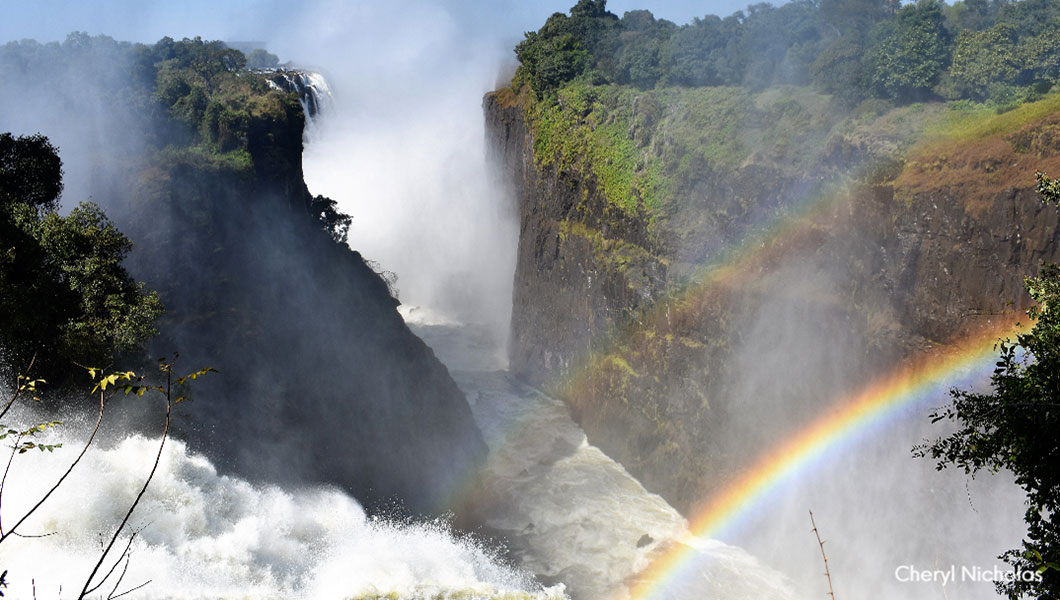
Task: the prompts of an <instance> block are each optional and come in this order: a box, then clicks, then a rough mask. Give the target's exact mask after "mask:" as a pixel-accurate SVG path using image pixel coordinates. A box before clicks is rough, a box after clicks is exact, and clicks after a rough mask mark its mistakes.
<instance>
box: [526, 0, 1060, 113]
mask: <svg viewBox="0 0 1060 600" xmlns="http://www.w3.org/2000/svg"><path fill="white" fill-rule="evenodd" d="M1058 25H1060V8H1057V5H1056V3H1054V2H1049V1H1048V0H1020V1H1013V0H965V1H958V2H955V3H953V4H946V3H945V2H943V1H942V0H917V1H916V2H914V3H911V4H906V5H905V6H901V4H900V3H899V2H897V1H896V0H793V1H791V2H787V3H784V4H781V5H780V6H773V5H771V4H767V3H759V4H752V5H750V6H748V8H747V9H746V10H744V11H738V12H736V13H734V14H732V15H730V16H728V17H725V18H721V17H717V16H713V15H706V16H704V17H702V18H696V19H694V20H693V21H692V22H691V23H689V24H687V25H682V26H677V25H675V24H674V23H671V22H669V21H666V20H664V19H656V18H655V17H654V15H652V14H651V12H649V11H646V10H634V11H629V12H626V13H625V14H624V15H623V16H622V17H621V18H619V17H618V16H617V15H615V14H612V13H610V12H608V11H607V10H606V1H605V0H592V1H590V0H581V1H580V2H578V3H577V4H576V5H575V6H574V7H572V8H571V11H570V14H569V15H567V14H563V13H555V14H553V15H552V16H551V17H549V19H548V20H547V21H546V22H545V24H544V26H543V27H542V28H541V29H539V30H538V31H531V32H528V33H527V34H526V38H525V39H524V40H523V41H522V42H521V43H520V44H519V45H518V46H517V47H516V49H515V54H516V57H517V58H518V59H519V62H520V63H521V66H520V68H519V71H518V73H517V75H516V83H517V85H521V84H522V83H527V84H529V85H530V87H531V88H532V89H533V90H534V92H535V93H536V94H537V95H538V97H545V96H550V95H552V94H553V93H554V91H555V90H556V89H558V88H559V87H562V86H563V85H564V84H565V83H567V82H569V81H573V80H576V79H582V80H584V81H586V82H588V83H593V84H601V83H617V84H625V85H633V86H636V87H638V88H641V89H650V88H653V87H656V86H660V85H662V86H673V85H677V86H722V85H725V86H747V87H750V88H752V89H762V88H765V87H768V86H770V85H775V84H796V85H807V84H812V85H814V86H816V87H818V88H819V89H821V90H823V91H825V92H826V93H831V94H834V95H836V96H837V97H838V98H840V99H841V100H843V101H846V102H848V103H855V102H858V101H860V100H863V99H866V98H869V97H877V98H884V99H890V100H894V101H897V102H912V101H918V100H924V99H931V98H943V99H948V100H955V99H959V98H967V99H973V100H992V101H996V102H998V103H999V104H1003V105H1007V104H1011V103H1012V102H1019V101H1022V100H1027V99H1031V98H1033V97H1035V95H1037V94H1040V93H1042V90H1043V89H1047V88H1048V87H1049V86H1051V85H1052V84H1053V83H1054V82H1055V80H1056V78H1057V77H1058V76H1060V72H1058V68H1060V67H1058V65H1060V54H1058V53H1060V33H1057V32H1058V31H1060V26H1058Z"/></svg>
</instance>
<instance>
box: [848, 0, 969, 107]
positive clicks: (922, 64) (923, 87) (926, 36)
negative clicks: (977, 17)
mask: <svg viewBox="0 0 1060 600" xmlns="http://www.w3.org/2000/svg"><path fill="white" fill-rule="evenodd" d="M870 37H871V38H872V40H873V43H872V44H870V46H869V48H868V52H867V56H866V62H867V66H868V69H867V71H868V75H869V84H870V85H871V86H872V88H873V89H874V90H875V91H876V93H878V94H880V95H882V96H885V97H889V98H895V99H898V100H904V101H908V100H916V99H923V98H926V97H927V96H929V95H930V93H931V89H932V88H933V87H934V86H935V84H936V83H937V82H938V79H939V76H940V75H941V74H942V73H943V71H944V70H945V68H946V66H947V64H948V63H949V59H950V51H949V34H948V32H947V31H946V28H945V27H944V26H943V18H942V10H941V8H940V7H939V4H937V3H936V2H935V1H934V0H921V2H918V3H917V4H908V5H906V6H903V7H902V9H901V10H900V11H898V15H897V17H896V18H895V19H893V20H889V21H884V22H883V23H880V25H878V26H877V27H876V29H874V30H873V33H872V35H871V36H870Z"/></svg>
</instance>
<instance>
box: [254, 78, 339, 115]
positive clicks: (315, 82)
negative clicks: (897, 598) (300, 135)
mask: <svg viewBox="0 0 1060 600" xmlns="http://www.w3.org/2000/svg"><path fill="white" fill-rule="evenodd" d="M258 72H261V73H265V74H266V75H267V78H266V81H268V83H269V87H271V88H273V89H276V90H280V91H282V92H295V93H297V94H298V102H299V103H301V105H302V112H303V113H305V118H306V125H307V126H312V125H313V123H314V121H315V119H316V117H317V116H318V115H320V114H321V113H323V112H325V111H327V110H328V109H329V108H330V107H331V103H332V98H331V87H330V86H328V82H327V80H326V79H325V78H324V76H323V75H321V74H320V73H317V72H314V71H306V70H301V69H299V70H261V71H258Z"/></svg>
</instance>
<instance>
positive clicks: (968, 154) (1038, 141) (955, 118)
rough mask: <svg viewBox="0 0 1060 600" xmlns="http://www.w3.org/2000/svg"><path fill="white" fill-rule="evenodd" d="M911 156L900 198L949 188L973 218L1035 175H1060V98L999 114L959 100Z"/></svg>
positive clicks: (898, 182) (897, 181)
mask: <svg viewBox="0 0 1060 600" xmlns="http://www.w3.org/2000/svg"><path fill="white" fill-rule="evenodd" d="M948 108H949V110H948V111H947V114H946V115H944V116H943V118H941V119H939V120H938V121H936V122H935V123H933V124H932V125H931V126H930V127H929V128H928V129H927V130H926V131H925V135H924V136H923V139H922V140H921V141H920V142H919V143H917V144H916V145H915V146H914V147H913V148H912V149H911V150H910V152H909V153H908V156H907V158H906V160H905V164H904V166H903V168H902V170H901V173H900V174H899V175H898V176H897V178H896V179H895V181H894V188H895V196H896V198H898V199H900V200H903V201H905V202H907V203H908V202H912V200H913V198H914V197H915V196H917V195H920V194H928V193H935V192H937V191H939V190H949V192H950V193H949V194H948V195H949V196H952V197H954V198H958V199H959V201H961V202H963V203H964V205H965V209H966V210H967V211H968V212H969V213H970V214H973V215H974V214H982V213H983V211H985V210H987V209H989V208H990V205H991V203H992V202H995V201H996V200H997V198H999V197H1002V196H1003V195H1004V192H1005V191H1006V190H1011V189H1018V188H1030V187H1033V186H1034V173H1035V171H1037V170H1042V171H1045V172H1047V173H1060V94H1055V95H1051V96H1048V97H1046V98H1043V99H1042V100H1039V101H1037V102H1031V103H1028V104H1025V105H1023V106H1021V107H1019V108H1016V109H1014V110H1011V111H1008V112H1005V113H1002V114H996V111H995V110H994V109H992V108H991V107H989V106H984V105H975V104H970V103H964V102H955V103H951V104H950V105H948Z"/></svg>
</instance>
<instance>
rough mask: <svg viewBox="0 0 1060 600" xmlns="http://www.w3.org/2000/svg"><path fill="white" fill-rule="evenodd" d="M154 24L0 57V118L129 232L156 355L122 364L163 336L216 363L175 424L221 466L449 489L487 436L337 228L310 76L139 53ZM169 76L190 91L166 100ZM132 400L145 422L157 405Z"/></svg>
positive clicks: (416, 504)
mask: <svg viewBox="0 0 1060 600" xmlns="http://www.w3.org/2000/svg"><path fill="white" fill-rule="evenodd" d="M74 41H78V40H74ZM165 41H166V40H163V42H165ZM163 42H160V43H159V45H158V46H156V47H155V48H154V49H152V48H150V47H141V46H130V45H128V44H119V43H117V42H114V41H113V40H110V39H109V38H90V39H87V41H84V42H83V43H80V42H79V43H76V44H75V43H67V44H64V45H62V46H58V45H54V46H53V45H49V46H47V47H41V46H39V45H36V44H35V43H33V42H26V43H23V44H22V45H21V46H20V45H15V46H11V45H9V46H7V47H5V48H4V52H8V53H12V54H14V55H16V58H18V60H3V61H0V72H3V74H4V76H5V77H4V78H5V81H6V82H8V83H9V85H8V86H6V87H5V88H4V90H3V91H0V106H2V107H4V110H3V111H0V113H2V114H0V129H4V130H6V129H8V128H10V129H12V130H15V131H19V130H21V129H22V128H24V127H33V128H34V130H39V131H41V132H42V133H43V134H45V135H49V136H53V140H54V141H55V142H56V143H57V145H58V146H59V147H60V151H61V156H62V159H63V161H64V166H65V168H66V171H67V173H68V174H72V175H73V176H71V177H68V179H67V187H66V196H65V199H64V201H65V202H66V203H67V204H68V205H72V204H73V203H76V202H78V201H81V200H85V199H89V198H92V199H94V200H95V201H97V202H98V203H100V204H101V205H103V207H104V208H105V209H106V210H107V213H108V215H109V216H110V217H111V219H113V220H114V221H115V223H116V224H117V225H118V226H119V228H120V229H121V230H122V231H123V232H124V233H125V234H126V235H128V236H129V238H131V239H132V241H133V242H134V248H133V251H132V253H131V255H130V257H129V262H128V265H127V266H128V268H129V270H130V272H131V273H132V274H133V275H134V276H135V277H136V278H138V279H141V280H143V281H145V282H146V283H147V284H148V286H149V287H151V288H153V289H156V290H158V291H159V292H160V294H161V296H162V299H163V302H164V303H165V306H166V309H167V313H166V316H165V317H164V318H163V320H162V322H161V323H159V329H160V330H161V336H159V338H157V339H156V340H155V342H154V343H153V344H152V347H151V348H150V349H149V352H150V353H151V359H149V360H148V361H147V362H146V363H144V364H141V365H138V366H133V365H132V363H131V362H125V363H122V364H121V365H120V366H122V367H125V366H126V365H129V366H128V367H127V368H135V369H136V370H138V371H141V370H149V369H151V368H152V367H153V366H154V363H153V358H157V357H160V356H171V355H172V353H173V352H174V351H175V350H176V351H179V352H180V354H181V358H180V362H179V363H178V364H179V365H183V366H178V370H183V369H187V370H188V371H193V370H196V369H198V368H200V367H202V366H207V365H208V366H211V367H214V368H216V369H217V370H219V371H220V375H218V376H216V377H209V378H205V379H203V380H201V381H199V382H196V386H195V388H194V396H193V397H192V399H191V401H190V402H187V403H181V404H180V405H179V406H178V408H179V410H178V414H177V415H176V420H175V424H176V427H177V429H178V432H177V433H178V435H180V436H182V437H184V438H185V439H187V441H188V442H189V445H190V446H191V447H192V448H193V449H194V450H196V451H200V452H204V453H206V454H207V455H209V457H210V458H211V459H212V460H213V461H214V464H216V465H218V467H219V468H220V469H222V470H224V471H226V472H231V473H235V474H238V475H241V476H244V477H248V478H250V479H252V480H256V481H270V482H280V483H296V484H297V483H326V484H332V485H336V486H338V487H341V488H343V489H346V490H348V491H350V492H351V493H353V495H354V496H355V497H356V498H357V499H358V500H360V501H362V502H363V503H365V505H366V506H368V507H372V506H373V505H375V504H378V503H388V508H391V507H390V506H389V503H390V502H391V501H392V500H397V502H398V503H399V504H401V505H403V506H404V507H406V508H407V509H408V510H410V511H411V512H415V513H434V514H438V513H441V512H443V511H446V510H448V509H450V508H453V507H454V506H453V503H454V502H455V501H456V500H457V499H458V496H459V494H460V493H461V492H462V491H465V489H466V486H468V485H469V484H470V483H471V482H472V481H473V479H474V478H473V473H474V472H475V470H476V469H477V468H478V466H479V462H480V461H481V460H482V459H483V458H484V456H485V451H486V447H485V444H484V443H483V441H482V437H481V435H480V433H479V431H478V429H477V427H476V425H475V423H474V421H473V419H472V416H471V413H470V410H469V407H468V405H467V402H466V399H465V398H464V396H463V394H462V392H461V391H460V390H459V389H458V388H457V386H456V385H455V383H454V382H453V381H452V379H451V378H450V377H449V374H448V372H447V370H446V368H445V367H444V366H443V365H442V364H441V363H440V362H439V361H438V360H437V358H436V357H435V356H434V354H433V352H432V351H431V350H430V348H428V347H427V346H426V345H425V344H424V343H423V342H422V341H421V340H420V339H418V338H417V337H416V336H415V335H414V334H412V332H411V331H410V330H409V329H408V328H407V327H406V326H405V324H404V322H403V320H402V319H401V317H400V315H399V314H398V312H397V310H396V307H397V305H398V302H397V300H395V299H394V298H393V297H392V296H391V294H390V292H389V290H388V286H387V283H386V282H385V281H384V280H383V279H382V278H381V277H380V276H379V275H377V274H376V273H375V272H373V270H372V269H371V268H370V267H369V266H368V265H367V264H366V261H365V260H364V259H363V258H362V257H361V255H360V254H359V253H357V252H356V251H353V250H351V249H350V248H349V246H348V245H347V244H346V243H345V242H344V241H341V238H342V237H343V235H342V234H343V231H342V229H341V216H340V215H337V214H336V213H335V212H334V210H333V209H334V205H333V203H329V202H328V200H327V199H325V198H320V197H316V198H314V197H312V196H311V195H310V193H309V191H308V190H307V188H306V184H305V183H304V181H303V177H302V161H301V156H302V137H303V128H304V125H305V114H304V112H303V111H304V110H308V108H304V107H307V106H308V100H307V98H306V96H305V95H306V94H307V93H309V91H310V90H307V88H306V87H305V86H303V87H302V88H296V89H275V87H276V86H274V87H270V86H269V85H268V81H267V77H268V76H270V75H268V74H261V73H252V72H249V71H245V70H243V71H231V70H229V69H228V67H227V66H226V65H227V63H223V64H218V65H214V64H206V65H205V66H203V65H201V64H199V63H195V65H193V66H192V67H188V68H185V69H184V70H181V69H177V68H175V67H173V65H172V64H171V63H173V61H174V60H175V59H172V58H170V59H167V61H168V62H166V61H163V62H161V63H152V62H151V59H150V57H151V56H152V53H157V52H162V50H164V48H163V46H164V45H165V44H163ZM174 44H175V43H174V42H173V41H172V40H168V45H169V46H173V45H174ZM176 44H183V47H184V49H185V50H188V51H197V52H202V51H204V50H203V45H202V43H201V41H198V40H185V41H184V42H176ZM211 47H212V46H211ZM41 48H46V49H47V50H48V52H50V53H52V54H47V53H44V52H43V51H42V50H41ZM53 55H54V56H53ZM5 56H6V55H5ZM34 61H36V62H34ZM145 61H146V62H145ZM159 65H162V66H159ZM165 65H170V66H169V67H166V66H165ZM200 67H201V68H203V69H205V68H206V67H210V68H211V69H212V71H210V72H215V73H216V75H215V77H216V79H215V81H214V82H215V84H216V85H214V86H212V87H210V88H206V87H201V89H200V88H195V87H194V86H191V85H189V84H188V83H187V81H191V82H192V83H195V82H199V83H200V84H201V80H202V74H201V73H197V72H191V71H189V70H188V69H192V68H200ZM67 68H68V69H69V70H70V71H71V72H73V73H74V74H76V78H74V79H72V78H71V77H70V76H69V74H68V73H67V72H66V70H67ZM166 69H170V70H168V71H167V70H166ZM271 76H273V77H276V75H275V74H271ZM73 82H76V83H77V85H76V86H74V85H73ZM181 82H183V83H181ZM164 85H168V86H169V87H167V88H166V89H167V90H168V93H170V95H172V96H173V97H174V98H177V97H179V96H181V95H186V97H183V98H178V99H177V100H174V101H173V102H172V103H171V105H167V104H166V103H164V102H163V100H165V98H166V97H168V96H165V94H162V93H161V92H160V91H159V90H160V89H161V88H162V87H163V86H164ZM16 117H20V119H19V120H16ZM351 244H352V245H354V246H356V240H351ZM131 360H133V359H132V358H131V357H130V358H129V361H131ZM141 404H142V403H141ZM126 405H127V406H128V405H133V404H132V403H126ZM139 416H142V415H138V417H139ZM144 418H146V419H147V420H146V421H145V422H146V423H147V425H145V427H146V430H147V431H149V432H150V433H152V434H154V433H156V432H157V429H156V428H157V424H158V422H159V418H158V416H157V415H155V414H154V413H152V414H150V415H148V416H147V417H144Z"/></svg>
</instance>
